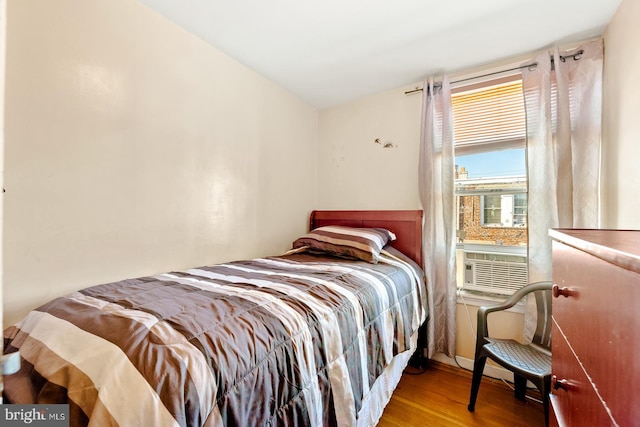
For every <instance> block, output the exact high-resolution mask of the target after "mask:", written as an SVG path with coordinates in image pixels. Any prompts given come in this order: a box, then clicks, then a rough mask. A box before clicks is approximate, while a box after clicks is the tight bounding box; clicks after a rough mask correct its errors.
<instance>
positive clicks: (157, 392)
mask: <svg viewBox="0 0 640 427" xmlns="http://www.w3.org/2000/svg"><path fill="white" fill-rule="evenodd" d="M389 251H390V252H388V251H383V256H382V259H381V260H380V262H379V263H378V264H377V265H374V264H369V263H366V262H362V261H347V260H340V259H337V258H327V257H322V256H318V255H310V254H295V255H290V256H283V257H270V258H261V259H254V260H249V261H238V262H232V263H227V264H220V265H216V266H210V267H202V268H197V269H192V270H188V271H183V272H172V273H167V274H161V275H158V276H153V277H143V278H137V279H131V280H123V281H120V282H115V283H110V284H104V285H100V286H95V287H91V288H87V289H84V290H82V291H79V292H76V293H74V294H71V295H68V296H67V297H63V298H58V299H56V300H54V301H51V302H50V303H48V304H46V305H44V306H42V307H40V308H38V309H36V310H34V311H32V312H31V313H30V314H29V315H28V316H27V317H26V318H24V319H23V320H22V321H21V322H19V323H18V324H16V325H14V326H12V327H9V328H7V329H6V330H5V352H11V351H15V350H20V352H21V355H22V357H23V358H24V359H23V361H22V369H21V372H20V373H18V374H16V375H14V376H9V377H6V380H5V395H6V397H7V398H8V399H9V400H10V401H11V402H12V403H69V405H70V417H71V418H72V422H71V425H100V426H102V425H120V426H173V425H181V426H183V425H184V426H199V425H251V426H257V425H278V426H281V425H292V426H295V425H305V426H306V425H313V426H331V425H362V424H368V423H375V422H376V421H377V419H378V418H377V417H379V415H380V414H379V413H376V414H373V415H372V414H370V413H368V412H370V411H372V410H374V409H373V407H374V406H375V405H372V404H371V402H369V400H370V399H374V400H375V396H373V394H375V393H374V392H376V387H375V385H376V383H377V382H380V379H379V377H380V376H381V374H382V373H383V371H384V370H385V368H386V367H388V366H389V365H390V364H391V363H392V360H393V359H394V357H395V356H396V355H398V354H400V353H403V352H404V353H403V354H408V352H410V351H412V350H413V349H414V348H415V338H416V336H417V334H416V331H417V328H418V326H419V325H420V324H421V323H422V322H423V321H424V320H425V317H426V313H425V308H424V307H425V306H426V304H425V290H424V283H423V281H422V273H421V271H419V269H418V268H417V266H416V265H415V264H414V263H413V262H412V261H410V260H408V258H406V257H404V256H403V255H401V254H400V253H399V252H396V251H395V250H393V249H390V250H389ZM405 360H406V359H405ZM401 368H402V367H401ZM377 380H378V381H377ZM378 385H379V384H378ZM393 386H395V384H394V385H393ZM378 388H380V387H378ZM381 400H383V402H382V403H381V405H382V406H384V404H386V401H384V398H383V399H381ZM381 410H382V409H379V410H378V412H381Z"/></svg>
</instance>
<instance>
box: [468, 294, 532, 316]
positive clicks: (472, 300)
mask: <svg viewBox="0 0 640 427" xmlns="http://www.w3.org/2000/svg"><path fill="white" fill-rule="evenodd" d="M456 295H457V302H458V304H464V305H471V306H474V307H482V306H485V305H496V304H499V303H501V302H504V301H505V300H506V299H507V298H509V297H508V296H506V295H505V296H501V295H487V294H484V295H483V294H479V293H475V292H469V291H467V290H464V289H462V288H458V290H457V291H456ZM505 311H509V312H512V313H521V314H524V312H525V301H524V300H523V301H520V302H519V303H517V304H516V305H514V306H513V307H511V308H509V309H507V310H505Z"/></svg>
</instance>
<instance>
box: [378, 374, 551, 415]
mask: <svg viewBox="0 0 640 427" xmlns="http://www.w3.org/2000/svg"><path fill="white" fill-rule="evenodd" d="M409 372H417V370H415V369H413V368H407V371H405V374H404V375H403V376H402V379H401V380H400V384H399V385H398V388H397V389H396V391H395V393H394V394H393V397H392V398H391V401H390V402H389V404H388V405H387V407H386V409H385V412H384V414H383V415H382V419H381V420H380V423H379V424H378V426H379V427H395V426H402V427H407V426H430V427H432V426H461V427H468V426H509V427H516V426H537V427H544V412H543V410H542V404H541V403H538V402H535V401H531V400H529V399H528V400H527V402H526V403H525V402H521V401H519V400H517V399H516V398H515V397H514V395H513V391H511V389H510V388H508V386H507V385H506V384H505V383H503V382H502V381H500V380H494V379H491V378H487V377H484V378H483V379H482V383H481V384H480V391H479V392H478V399H477V401H476V409H475V412H469V411H468V410H467V405H468V403H469V389H470V387H471V372H469V371H467V370H465V369H462V368H456V367H452V366H449V365H445V364H442V363H438V362H430V365H429V367H428V368H427V370H426V371H425V372H424V373H423V374H420V375H409V374H408V373H409ZM527 394H529V392H527ZM531 395H532V397H535V398H537V399H538V400H539V398H540V395H539V394H538V393H537V392H536V391H533V392H531Z"/></svg>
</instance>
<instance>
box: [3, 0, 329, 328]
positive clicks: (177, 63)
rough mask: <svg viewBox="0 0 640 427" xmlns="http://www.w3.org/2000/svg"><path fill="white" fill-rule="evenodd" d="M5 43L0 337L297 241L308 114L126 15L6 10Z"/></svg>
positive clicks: (191, 43)
mask: <svg viewBox="0 0 640 427" xmlns="http://www.w3.org/2000/svg"><path fill="white" fill-rule="evenodd" d="M7 41H8V46H7V50H8V52H7V89H6V150H5V153H6V157H5V160H6V163H5V172H6V175H5V188H6V194H5V200H4V201H5V211H4V232H5V236H4V278H5V280H4V310H5V313H4V314H5V324H8V323H12V322H14V321H16V320H18V318H19V317H21V316H22V315H23V314H25V312H26V311H27V310H28V309H31V308H33V307H34V306H36V305H37V304H40V303H42V302H45V301H47V300H49V299H51V298H52V297H55V296H58V295H60V294H63V293H67V292H69V291H72V290H76V289H78V288H80V287H84V286H87V285H92V284H98V283H102V282H105V281H111V280H117V279H123V278H128V277H136V276H140V275H145V274H154V273H160V272H164V271H169V270H173V269H181V268H187V267H191V266H198V265H203V264H209V263H214V262H218V261H225V260H230V259H236V258H245V257H253V256H261V255H267V254H269V255H271V254H276V253H281V252H282V251H284V250H286V249H288V248H289V247H290V243H291V241H292V240H293V239H294V238H295V237H297V236H298V235H299V234H300V233H302V232H305V231H306V224H307V218H308V214H309V212H310V210H311V209H313V208H314V207H315V203H316V188H317V178H316V169H317V163H318V162H317V125H318V123H317V121H318V112H317V111H316V110H315V109H314V108H312V107H310V106H309V105H307V104H305V103H303V102H302V101H300V100H298V99H297V98H295V97H294V96H292V95H291V94H290V93H288V92H286V91H284V90H282V89H281V88H279V87H277V86H276V85H275V84H273V83H271V82H269V81H267V80H266V79H265V78H263V77H261V76H260V75H258V74H257V73H255V72H253V71H251V70H249V69H248V68H246V67H244V66H242V65H240V64H239V63H237V62H235V61H234V60H232V59H230V58H229V57H227V56H225V55H224V54H222V53H221V52H220V51H218V50H216V49H214V48H212V47H210V46H209V45H206V44H205V43H204V42H202V41H201V40H200V39H198V38H196V37H195V36H193V35H190V34H188V33H186V32H185V31H183V30H182V29H180V28H178V27H177V26H175V25H173V24H171V23H169V22H168V21H167V20H165V19H164V18H162V17H161V16H160V15H158V14H156V13H155V12H152V11H151V10H150V9H149V8H147V7H146V6H144V5H142V4H141V3H139V2H136V1H131V0H57V1H37V0H10V1H9V2H8V36H7Z"/></svg>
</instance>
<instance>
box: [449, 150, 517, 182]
mask: <svg viewBox="0 0 640 427" xmlns="http://www.w3.org/2000/svg"><path fill="white" fill-rule="evenodd" d="M456 165H458V168H459V169H460V168H462V167H463V166H464V167H465V168H466V169H467V172H468V173H469V178H493V177H502V176H524V175H525V173H526V161H525V150H524V148H517V149H510V150H501V151H491V152H487V153H479V154H470V155H466V156H456Z"/></svg>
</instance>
